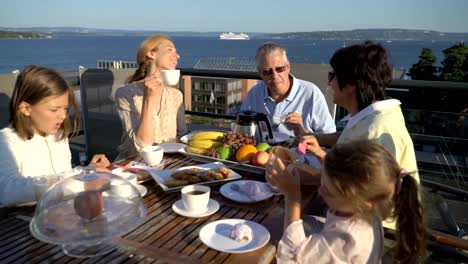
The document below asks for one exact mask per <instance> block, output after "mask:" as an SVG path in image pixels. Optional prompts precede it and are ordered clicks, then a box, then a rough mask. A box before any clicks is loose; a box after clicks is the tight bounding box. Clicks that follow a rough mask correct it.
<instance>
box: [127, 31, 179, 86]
mask: <svg viewBox="0 0 468 264" xmlns="http://www.w3.org/2000/svg"><path fill="white" fill-rule="evenodd" d="M164 40H169V41H170V42H172V40H171V39H170V38H169V37H168V36H165V35H155V36H151V37H149V38H147V39H145V40H144V41H143V42H142V43H141V45H140V47H139V48H138V52H137V56H136V60H137V64H138V69H137V70H136V71H135V73H133V75H132V76H130V77H129V78H128V80H127V83H131V82H137V81H140V80H143V79H144V78H145V76H146V73H147V70H148V58H147V57H146V54H148V52H149V51H157V50H158V48H159V45H161V43H162V42H163V41H164Z"/></svg>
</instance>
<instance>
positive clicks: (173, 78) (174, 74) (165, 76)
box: [160, 70, 180, 86]
mask: <svg viewBox="0 0 468 264" xmlns="http://www.w3.org/2000/svg"><path fill="white" fill-rule="evenodd" d="M160 74H161V78H162V80H163V82H164V85H169V86H172V85H176V84H177V83H179V78H180V70H161V71H160Z"/></svg>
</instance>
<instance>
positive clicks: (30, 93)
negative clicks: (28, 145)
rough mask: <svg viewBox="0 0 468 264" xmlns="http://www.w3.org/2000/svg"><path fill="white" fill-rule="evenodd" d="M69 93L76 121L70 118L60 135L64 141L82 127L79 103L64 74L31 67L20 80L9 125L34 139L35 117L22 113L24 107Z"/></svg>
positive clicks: (16, 85) (11, 103) (62, 126)
mask: <svg viewBox="0 0 468 264" xmlns="http://www.w3.org/2000/svg"><path fill="white" fill-rule="evenodd" d="M65 93H68V103H69V109H70V110H73V112H74V113H75V115H74V117H73V122H71V120H70V117H69V116H68V115H67V118H65V120H64V122H63V123H62V125H61V127H60V128H59V131H58V133H57V135H56V137H57V139H59V140H63V139H65V138H67V137H68V134H69V133H70V132H71V131H72V130H73V131H77V130H78V129H79V128H80V113H79V111H80V109H79V107H78V103H77V102H76V100H75V94H74V93H73V91H72V90H71V89H70V87H69V86H68V84H67V82H66V81H65V80H64V79H63V78H62V76H60V74H59V73H58V72H56V71H54V70H52V69H49V68H46V67H41V66H35V65H31V66H27V67H26V68H24V69H23V70H22V71H21V72H20V74H19V75H18V78H17V79H16V83H15V88H14V90H13V94H12V96H11V100H10V119H9V122H10V124H11V126H12V127H13V129H14V130H15V131H16V133H17V134H18V136H19V137H20V138H22V139H25V140H29V139H31V138H32V137H33V136H34V131H33V128H32V123H31V118H30V117H28V116H25V115H24V114H23V113H22V112H21V111H20V110H19V107H20V104H21V103H22V102H26V103H28V104H30V105H35V104H37V103H39V102H40V101H41V100H43V99H44V98H46V97H49V96H60V95H64V94H65Z"/></svg>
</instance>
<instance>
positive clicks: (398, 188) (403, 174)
mask: <svg viewBox="0 0 468 264" xmlns="http://www.w3.org/2000/svg"><path fill="white" fill-rule="evenodd" d="M413 173H414V171H407V170H405V169H402V170H401V171H400V173H399V174H398V178H397V182H396V194H400V191H401V184H402V182H403V178H405V177H406V176H408V175H410V174H413Z"/></svg>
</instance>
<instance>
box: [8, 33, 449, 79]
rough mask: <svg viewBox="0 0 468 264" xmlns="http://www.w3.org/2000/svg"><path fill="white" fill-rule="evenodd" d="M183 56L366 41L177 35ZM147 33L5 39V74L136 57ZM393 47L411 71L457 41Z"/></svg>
mask: <svg viewBox="0 0 468 264" xmlns="http://www.w3.org/2000/svg"><path fill="white" fill-rule="evenodd" d="M172 39H173V40H174V43H175V45H176V47H177V51H178V53H179V54H180V56H181V58H180V60H179V64H178V66H177V67H178V68H187V67H192V66H194V65H195V64H196V62H197V61H198V60H199V59H201V58H206V57H210V58H215V57H216V58H227V57H234V58H248V59H251V60H252V61H253V60H254V57H255V51H256V49H257V48H258V47H259V46H260V45H261V44H262V43H265V42H268V41H273V42H277V43H279V44H281V45H283V46H284V47H286V49H287V53H288V57H289V59H290V61H291V62H292V63H311V64H328V63H329V60H330V57H331V56H332V55H333V52H334V51H335V50H337V49H338V48H341V47H343V46H349V45H352V44H354V43H360V42H362V41H348V40H305V39H268V38H252V39H250V40H219V39H218V38H217V37H173V38H172ZM143 40H144V37H130V36H125V37H113V36H67V37H54V38H51V39H1V40H0V73H9V72H11V71H14V70H21V69H22V68H24V67H25V66H26V65H30V64H37V65H43V66H47V67H52V68H55V69H57V70H59V71H63V70H77V69H78V66H80V65H81V66H85V67H92V68H94V67H96V63H97V61H98V60H123V61H135V60H136V58H135V57H136V51H137V49H138V47H139V45H140V43H141V42H142V41H143ZM381 43H382V44H383V45H384V46H385V47H386V48H387V49H388V51H389V59H390V62H391V63H392V64H393V65H394V66H395V68H397V69H409V68H410V67H411V66H412V65H413V64H414V63H416V62H417V61H418V56H419V54H420V53H421V49H422V48H431V49H432V50H433V51H434V54H435V55H436V56H437V58H438V61H437V63H438V64H440V62H441V61H442V59H443V55H442V51H443V50H444V49H446V48H449V47H451V46H452V45H454V44H456V43H455V42H453V41H437V42H432V41H391V42H386V41H381Z"/></svg>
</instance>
